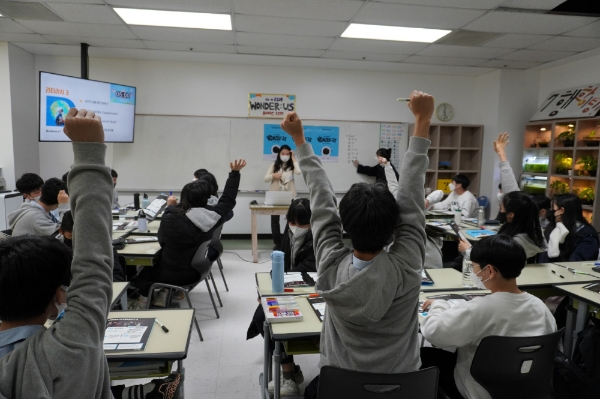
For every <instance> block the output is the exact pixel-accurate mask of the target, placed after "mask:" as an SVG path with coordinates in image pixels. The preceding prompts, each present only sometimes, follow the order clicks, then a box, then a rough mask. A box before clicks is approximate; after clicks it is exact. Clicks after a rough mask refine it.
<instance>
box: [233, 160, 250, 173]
mask: <svg viewBox="0 0 600 399" xmlns="http://www.w3.org/2000/svg"><path fill="white" fill-rule="evenodd" d="M229 166H230V167H231V170H233V171H234V172H239V171H240V170H242V169H244V166H246V161H245V160H244V159H236V160H235V161H233V162H231V163H230V164H229Z"/></svg>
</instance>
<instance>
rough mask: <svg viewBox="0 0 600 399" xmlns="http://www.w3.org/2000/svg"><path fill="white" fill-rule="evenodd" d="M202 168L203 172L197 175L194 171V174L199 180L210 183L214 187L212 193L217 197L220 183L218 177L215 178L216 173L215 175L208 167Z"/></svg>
mask: <svg viewBox="0 0 600 399" xmlns="http://www.w3.org/2000/svg"><path fill="white" fill-rule="evenodd" d="M200 170H202V171H203V172H201V173H199V174H198V176H196V174H195V173H194V176H196V179H198V180H203V181H206V182H208V183H210V185H211V187H212V191H211V195H214V196H215V197H217V192H218V191H219V184H218V183H217V179H216V178H215V175H213V174H212V173H210V172H209V171H208V170H206V169H200Z"/></svg>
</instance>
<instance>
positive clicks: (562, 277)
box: [550, 270, 565, 278]
mask: <svg viewBox="0 0 600 399" xmlns="http://www.w3.org/2000/svg"><path fill="white" fill-rule="evenodd" d="M550 271H551V272H552V273H554V274H556V275H557V276H558V277H560V278H565V276H561V275H560V274H558V273H556V272H555V271H554V270H550Z"/></svg>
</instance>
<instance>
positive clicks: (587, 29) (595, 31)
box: [564, 21, 600, 37]
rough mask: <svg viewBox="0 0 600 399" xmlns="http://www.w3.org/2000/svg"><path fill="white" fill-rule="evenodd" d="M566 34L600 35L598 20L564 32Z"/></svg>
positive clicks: (599, 22)
mask: <svg viewBox="0 0 600 399" xmlns="http://www.w3.org/2000/svg"><path fill="white" fill-rule="evenodd" d="M564 34H565V35H566V36H582V37H600V21H596V22H592V23H591V24H587V25H585V26H582V27H581V28H578V29H574V30H572V31H569V32H566V33H564Z"/></svg>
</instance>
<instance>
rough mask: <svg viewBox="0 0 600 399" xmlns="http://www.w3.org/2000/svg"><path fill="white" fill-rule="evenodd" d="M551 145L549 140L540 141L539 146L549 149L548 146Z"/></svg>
mask: <svg viewBox="0 0 600 399" xmlns="http://www.w3.org/2000/svg"><path fill="white" fill-rule="evenodd" d="M549 144H550V142H549V141H548V140H543V139H542V140H538V142H537V145H538V146H540V148H545V147H548V145H549Z"/></svg>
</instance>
